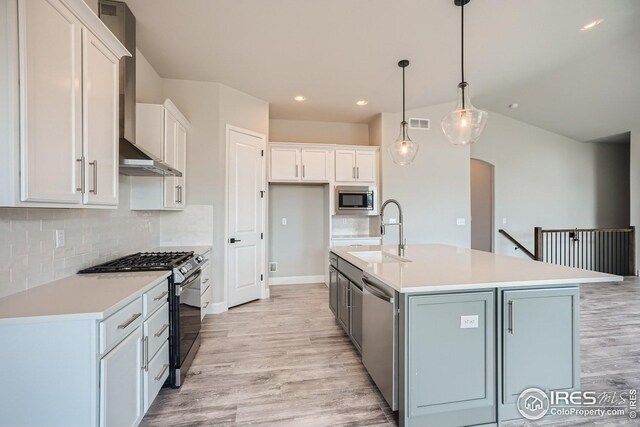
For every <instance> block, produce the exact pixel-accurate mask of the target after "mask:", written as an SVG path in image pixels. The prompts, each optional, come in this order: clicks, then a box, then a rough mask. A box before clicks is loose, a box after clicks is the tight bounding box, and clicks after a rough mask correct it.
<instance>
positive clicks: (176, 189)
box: [173, 185, 180, 203]
mask: <svg viewBox="0 0 640 427" xmlns="http://www.w3.org/2000/svg"><path fill="white" fill-rule="evenodd" d="M173 198H174V199H175V202H176V203H178V201H179V200H180V199H179V198H178V186H177V185H176V188H175V190H174V191H173Z"/></svg>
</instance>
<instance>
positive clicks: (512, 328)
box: [509, 301, 516, 335]
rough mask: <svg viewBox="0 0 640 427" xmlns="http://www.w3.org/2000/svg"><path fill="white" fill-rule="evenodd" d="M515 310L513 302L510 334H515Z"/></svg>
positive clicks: (510, 315) (510, 313)
mask: <svg viewBox="0 0 640 427" xmlns="http://www.w3.org/2000/svg"><path fill="white" fill-rule="evenodd" d="M515 320H516V319H515V310H514V307H513V301H509V333H510V334H512V335H513V334H515V326H516V325H515Z"/></svg>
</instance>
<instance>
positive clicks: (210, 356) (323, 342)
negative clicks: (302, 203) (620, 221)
mask: <svg viewBox="0 0 640 427" xmlns="http://www.w3.org/2000/svg"><path fill="white" fill-rule="evenodd" d="M327 297H328V295H327V288H326V287H325V286H324V285H304V286H274V287H272V288H271V297H270V298H269V299H268V300H262V301H256V302H252V303H249V304H245V305H243V306H240V307H236V308H233V309H231V310H229V311H228V312H226V313H223V314H219V315H215V316H213V315H210V316H207V318H206V319H205V321H204V323H203V327H202V347H201V348H200V351H199V353H198V355H197V356H196V359H195V361H194V364H193V366H192V367H191V370H190V372H189V374H188V377H187V379H186V380H185V384H184V385H183V386H182V388H180V389H179V390H171V389H164V390H162V391H161V393H160V395H159V396H158V398H157V399H156V401H155V402H154V404H153V406H152V407H151V409H150V411H149V413H148V414H147V416H146V417H145V418H144V420H143V422H142V425H143V426H318V427H320V426H396V425H397V418H396V416H395V414H394V413H392V412H391V411H390V409H389V407H388V405H387V404H386V402H385V401H384V399H383V398H382V396H381V395H380V393H379V392H378V390H377V389H376V387H375V385H374V384H373V383H372V381H371V380H370V378H369V376H368V375H367V373H366V371H365V369H364V367H363V366H362V364H361V362H360V357H359V355H358V353H357V352H356V350H355V349H354V348H353V346H352V344H351V342H350V341H349V339H348V338H347V337H346V335H345V334H344V333H343V331H342V329H341V328H340V327H339V326H338V325H337V324H336V322H335V320H334V319H333V315H332V313H331V311H330V310H329V308H328V306H327ZM639 307H640V281H638V280H628V281H625V282H624V283H623V284H605V285H603V284H599V285H586V286H584V287H583V289H582V294H581V309H582V317H581V327H582V339H581V344H582V388H583V390H594V391H612V390H627V389H629V388H637V389H640V363H639V362H640V334H639V333H638V332H639V331H640V316H639V315H638V314H639V313H640V309H639ZM511 425H515V426H520V425H526V426H532V425H545V426H561V425H562V426H566V425H584V426H587V425H588V426H613V425H619V426H623V425H638V424H637V423H635V424H634V423H633V422H631V421H630V420H629V419H625V418H609V419H601V420H597V419H584V418H580V419H568V418H556V419H551V418H547V419H545V420H544V422H542V423H540V422H538V423H532V422H528V423H523V422H515V423H511Z"/></svg>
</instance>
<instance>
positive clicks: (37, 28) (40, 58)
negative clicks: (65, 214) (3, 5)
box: [18, 0, 82, 205]
mask: <svg viewBox="0 0 640 427" xmlns="http://www.w3.org/2000/svg"><path fill="white" fill-rule="evenodd" d="M18 5H19V14H18V15H19V40H20V42H19V43H20V44H19V57H20V81H21V83H22V84H21V86H20V98H21V101H22V102H21V111H20V128H21V137H20V152H21V159H20V160H21V162H20V166H21V168H20V169H21V174H20V177H21V190H22V191H21V193H22V197H21V200H22V201H28V202H52V203H62V204H67V205H77V204H81V203H82V192H81V185H82V184H81V182H80V181H81V168H82V164H81V163H82V86H81V84H82V63H81V62H80V60H79V59H80V58H81V57H82V25H81V24H80V21H79V20H78V19H77V18H76V17H75V16H74V15H73V13H71V11H69V10H68V9H67V8H66V7H65V6H64V5H63V4H62V3H61V2H60V1H57V0H46V1H29V0H23V1H20V2H19V3H18Z"/></svg>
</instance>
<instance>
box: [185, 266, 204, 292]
mask: <svg viewBox="0 0 640 427" xmlns="http://www.w3.org/2000/svg"><path fill="white" fill-rule="evenodd" d="M201 275H202V270H198V271H197V272H196V273H194V274H193V275H192V276H189V279H188V280H187V282H186V283H184V284H182V285H180V289H186V288H188V287H189V286H191V285H192V284H193V282H195V281H196V280H198V278H199V277H200V276H201Z"/></svg>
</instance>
